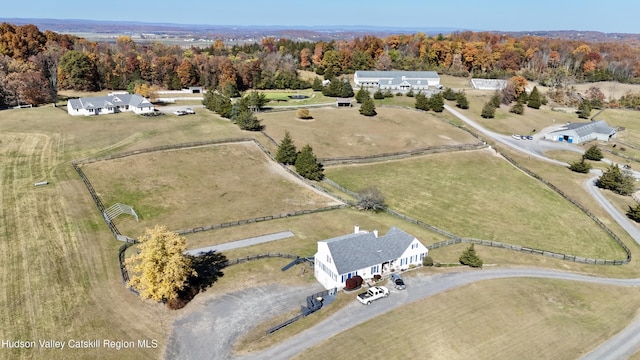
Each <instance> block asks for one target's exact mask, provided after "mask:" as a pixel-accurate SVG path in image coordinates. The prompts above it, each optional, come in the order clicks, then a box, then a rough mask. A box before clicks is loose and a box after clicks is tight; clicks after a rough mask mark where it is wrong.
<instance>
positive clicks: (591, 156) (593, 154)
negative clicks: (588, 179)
mask: <svg viewBox="0 0 640 360" xmlns="http://www.w3.org/2000/svg"><path fill="white" fill-rule="evenodd" d="M584 158H585V159H587V160H593V161H600V160H602V158H603V156H602V151H601V150H600V148H599V147H598V146H596V145H593V146H591V147H590V148H589V149H587V151H585V152H584Z"/></svg>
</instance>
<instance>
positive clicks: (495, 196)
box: [326, 150, 624, 259]
mask: <svg viewBox="0 0 640 360" xmlns="http://www.w3.org/2000/svg"><path fill="white" fill-rule="evenodd" d="M487 169H490V171H487ZM326 173H327V177H329V178H330V179H332V180H334V181H336V182H338V183H339V184H341V185H343V186H345V187H346V188H348V189H351V190H354V191H357V190H358V189H361V188H364V187H366V186H368V185H370V184H371V185H374V186H377V187H378V188H379V189H380V190H381V192H382V193H383V194H385V195H386V198H387V203H388V204H389V206H390V207H391V208H393V209H396V210H398V211H400V212H401V213H404V214H407V215H409V216H412V217H414V218H417V219H420V220H423V221H425V222H427V223H429V224H431V225H434V226H436V227H439V228H441V229H446V230H447V231H451V232H453V233H455V234H456V235H458V236H466V237H475V238H480V239H485V240H494V241H501V242H506V243H510V244H517V245H523V246H529V247H533V248H538V249H544V250H549V251H556V252H561V253H567V254H575V255H579V256H584V257H596V258H608V259H614V258H615V259H620V258H624V253H623V251H622V249H620V248H619V246H618V245H617V244H616V243H615V242H614V241H613V239H610V238H609V237H608V236H607V235H606V233H605V232H604V231H603V230H601V229H600V228H599V227H598V226H597V225H596V224H595V223H594V222H593V221H592V220H591V219H589V218H588V217H587V216H586V215H584V214H583V213H582V212H581V211H580V210H578V209H577V208H576V207H574V206H573V205H571V204H570V203H569V202H567V201H565V200H563V199H562V198H561V197H560V196H559V195H557V194H556V193H554V192H553V191H552V190H551V189H549V188H547V187H546V186H544V185H543V184H541V183H539V182H537V181H536V180H534V179H532V178H530V177H528V176H526V175H525V174H523V173H521V172H520V171H518V170H517V169H516V168H514V167H513V166H511V165H510V164H509V163H508V162H506V161H505V160H503V159H502V158H500V157H497V156H495V155H494V154H493V152H492V151H491V150H480V151H469V152H462V153H449V154H433V155H428V156H424V157H420V158H413V159H406V160H399V161H393V162H385V163H377V164H371V165H357V166H341V167H331V168H329V169H327V171H326ZM443 209H446V211H443Z"/></svg>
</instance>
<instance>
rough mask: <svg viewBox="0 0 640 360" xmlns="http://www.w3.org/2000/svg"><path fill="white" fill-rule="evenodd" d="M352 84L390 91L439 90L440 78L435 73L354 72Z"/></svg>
mask: <svg viewBox="0 0 640 360" xmlns="http://www.w3.org/2000/svg"><path fill="white" fill-rule="evenodd" d="M353 82H354V83H355V84H356V86H359V87H368V88H376V89H380V90H392V91H409V90H413V91H420V90H428V89H432V90H433V89H438V88H440V76H439V75H438V73H437V72H435V71H356V73H355V74H354V75H353Z"/></svg>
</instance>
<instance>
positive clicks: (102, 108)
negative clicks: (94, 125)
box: [67, 93, 154, 116]
mask: <svg viewBox="0 0 640 360" xmlns="http://www.w3.org/2000/svg"><path fill="white" fill-rule="evenodd" d="M123 111H131V112H134V113H136V114H145V113H151V112H153V111H154V106H153V104H152V103H151V101H149V100H148V99H146V98H144V97H142V95H138V94H121V93H112V94H109V95H108V96H95V97H86V98H78V99H69V100H68V101H67V112H68V113H69V115H73V116H78V115H85V116H89V115H101V114H114V113H118V112H123Z"/></svg>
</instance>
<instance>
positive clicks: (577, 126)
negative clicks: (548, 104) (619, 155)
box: [544, 120, 617, 144]
mask: <svg viewBox="0 0 640 360" xmlns="http://www.w3.org/2000/svg"><path fill="white" fill-rule="evenodd" d="M616 132H617V131H616V129H614V128H612V127H610V126H609V125H608V124H607V122H606V121H604V120H598V121H590V122H583V123H569V124H567V125H564V126H563V127H561V128H560V129H559V130H555V131H552V132H550V133H548V134H546V135H545V136H544V138H545V139H547V140H553V141H559V142H563V141H564V142H568V143H573V144H579V143H582V142H585V141H591V140H599V141H609V139H611V138H612V137H615V136H616Z"/></svg>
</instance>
